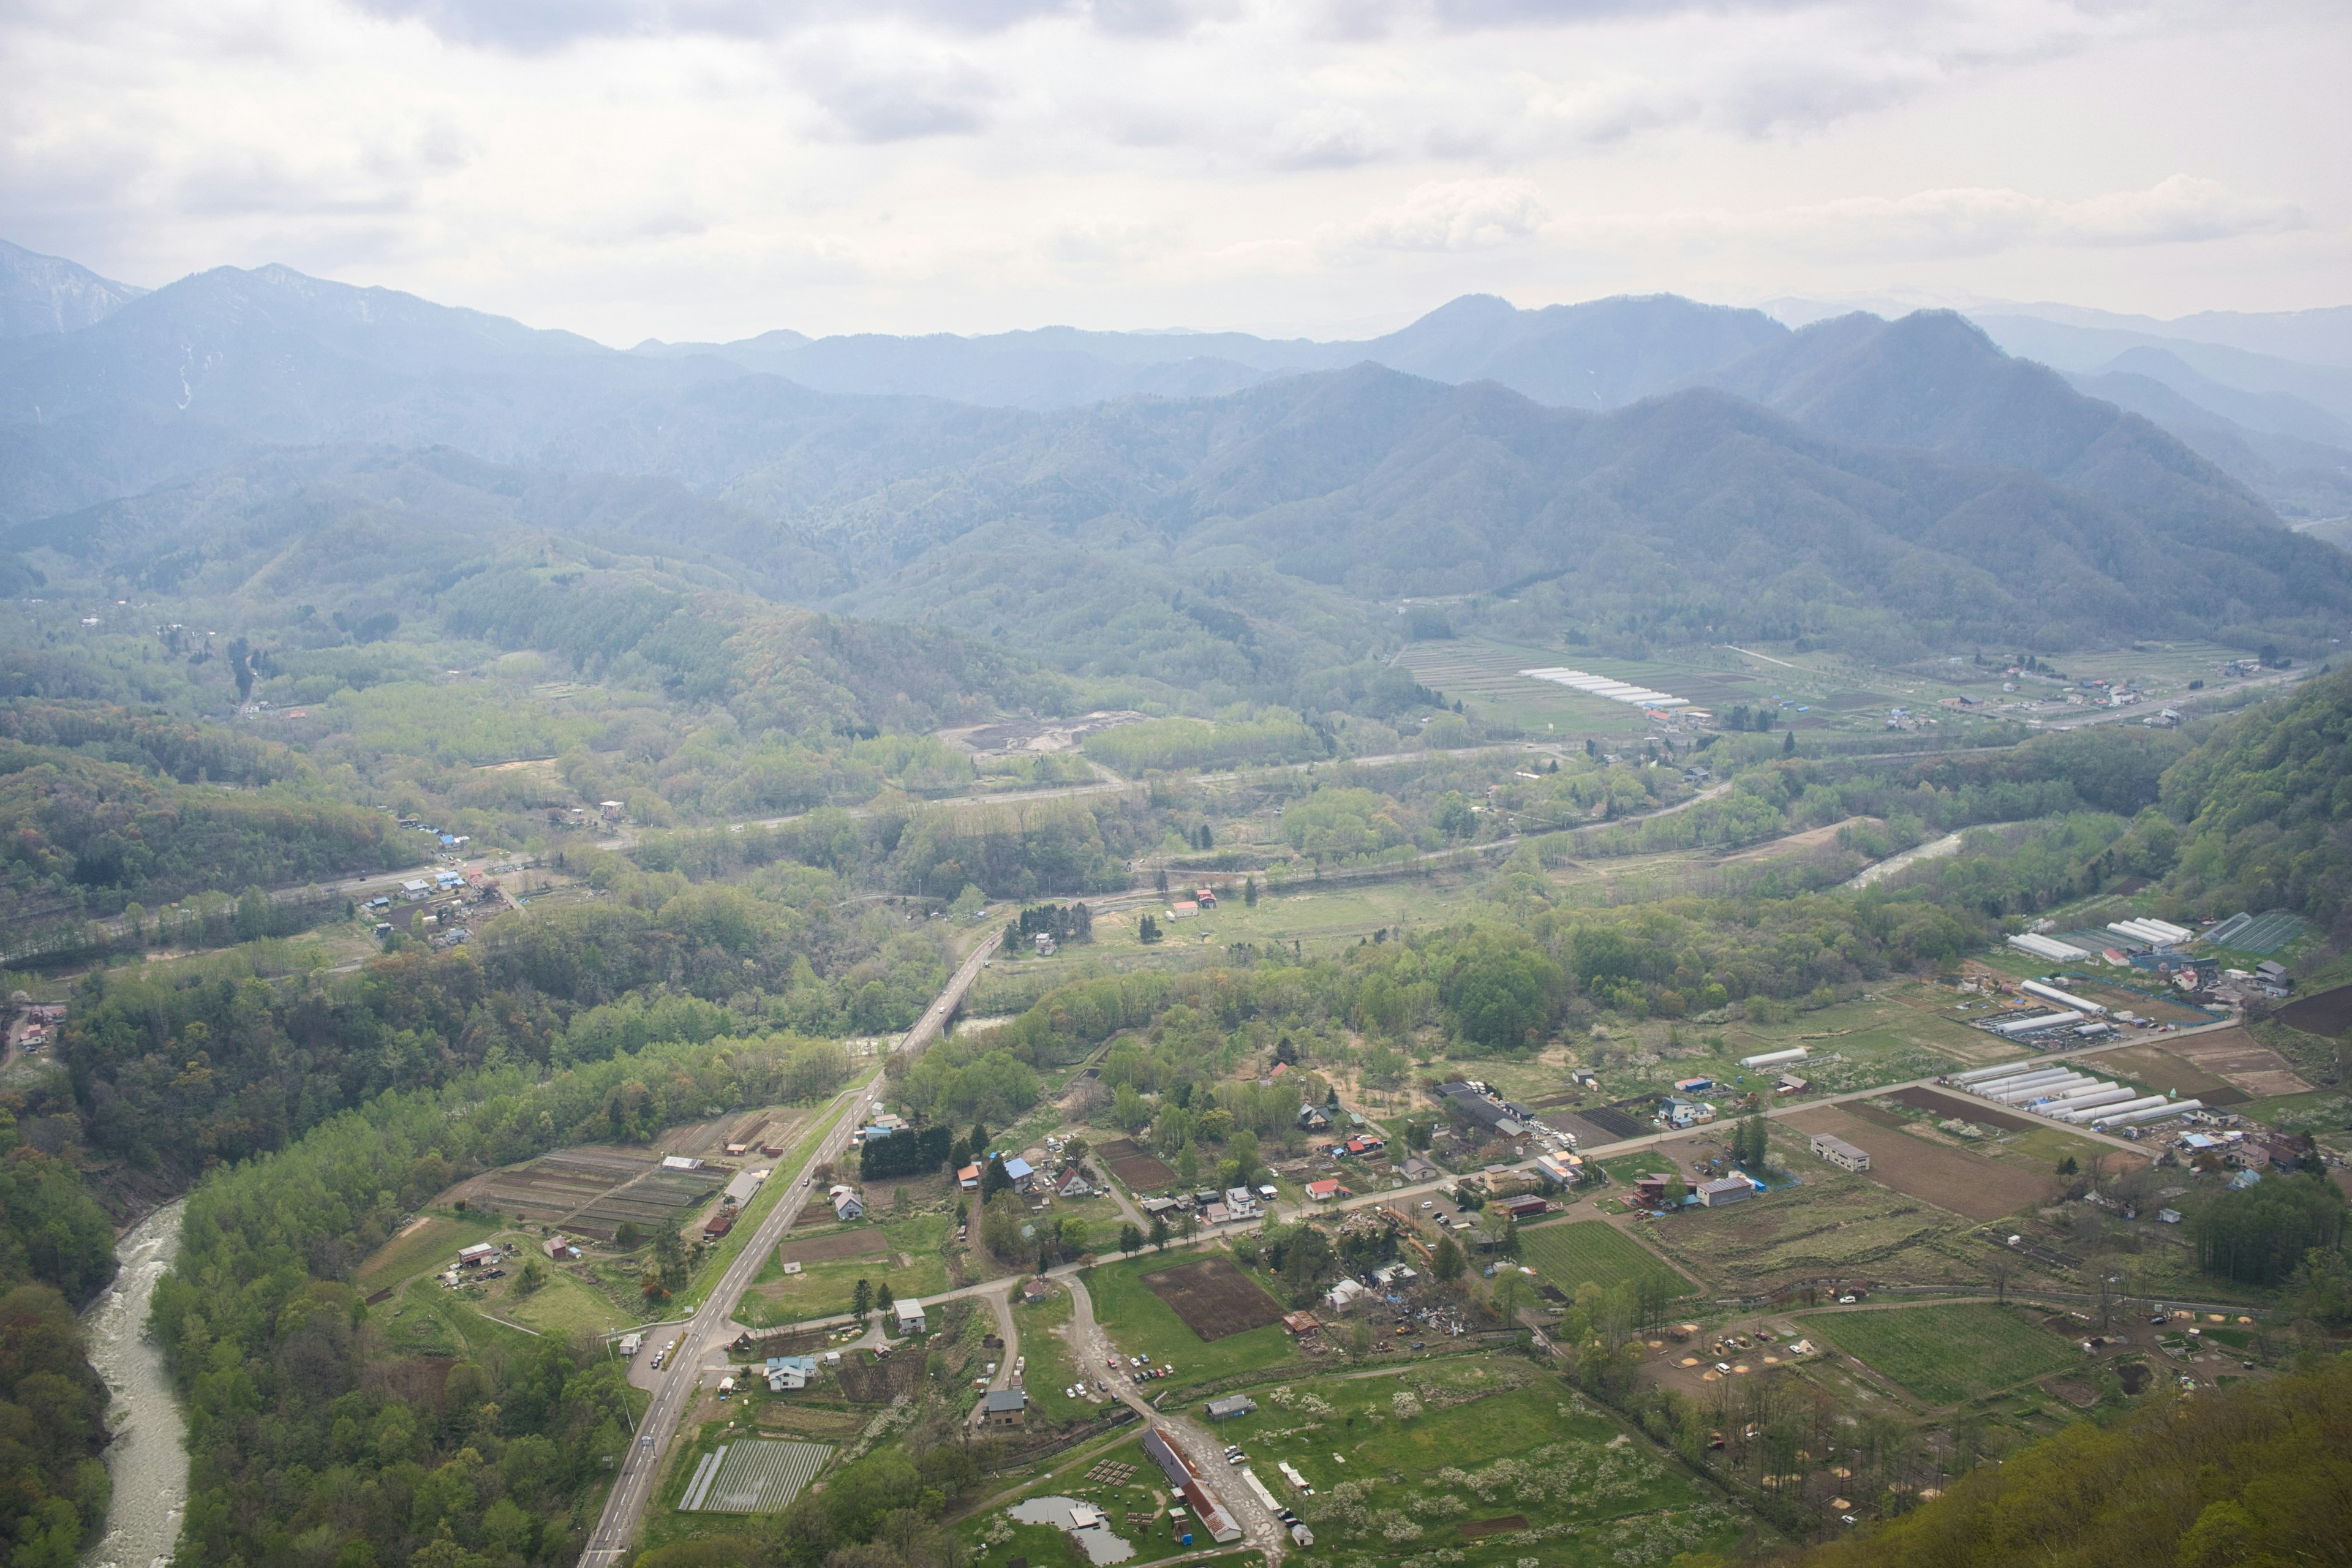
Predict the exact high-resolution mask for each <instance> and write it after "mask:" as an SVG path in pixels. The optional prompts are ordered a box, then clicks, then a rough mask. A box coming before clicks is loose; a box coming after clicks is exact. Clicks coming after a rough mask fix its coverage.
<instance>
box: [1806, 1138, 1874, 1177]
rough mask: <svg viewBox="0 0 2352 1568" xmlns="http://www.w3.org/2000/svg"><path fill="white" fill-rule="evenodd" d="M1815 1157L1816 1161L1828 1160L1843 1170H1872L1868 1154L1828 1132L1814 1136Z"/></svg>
mask: <svg viewBox="0 0 2352 1568" xmlns="http://www.w3.org/2000/svg"><path fill="white" fill-rule="evenodd" d="M1813 1156H1814V1158H1816V1159H1821V1160H1827V1161H1828V1162H1829V1163H1831V1164H1832V1165H1835V1166H1837V1167H1838V1168H1839V1169H1841V1170H1846V1171H1867V1170H1869V1169H1870V1156H1869V1155H1868V1154H1867V1153H1865V1152H1864V1151H1862V1150H1860V1149H1857V1148H1855V1147H1854V1146H1853V1144H1851V1143H1849V1142H1846V1141H1845V1140H1844V1139H1843V1138H1839V1137H1836V1136H1834V1135H1832V1134H1831V1133H1827V1132H1816V1133H1814V1134H1813Z"/></svg>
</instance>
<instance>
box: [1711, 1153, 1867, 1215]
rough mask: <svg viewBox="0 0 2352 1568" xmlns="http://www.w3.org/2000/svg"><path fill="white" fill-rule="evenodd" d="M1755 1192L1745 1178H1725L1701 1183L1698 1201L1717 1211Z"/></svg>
mask: <svg viewBox="0 0 2352 1568" xmlns="http://www.w3.org/2000/svg"><path fill="white" fill-rule="evenodd" d="M1864 1158H1867V1156H1864ZM1755 1190H1756V1189H1755V1188H1754V1187H1752V1186H1750V1185H1749V1184H1748V1179H1747V1178H1746V1177H1745V1176H1725V1177H1724V1178H1722V1179H1721V1180H1720V1181H1714V1182H1701V1183H1700V1184H1698V1201H1699V1202H1700V1203H1702V1204H1704V1205H1706V1206H1707V1207H1708V1208H1711V1209H1719V1208H1721V1207H1723V1206H1724V1205H1726V1204H1736V1203H1738V1202H1739V1201H1740V1200H1742V1199H1743V1198H1746V1197H1747V1196H1748V1194H1751V1193H1753V1192H1755Z"/></svg>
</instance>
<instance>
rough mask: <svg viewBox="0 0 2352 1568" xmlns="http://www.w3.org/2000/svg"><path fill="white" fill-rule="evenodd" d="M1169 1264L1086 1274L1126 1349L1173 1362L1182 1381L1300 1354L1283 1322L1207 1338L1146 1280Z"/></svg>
mask: <svg viewBox="0 0 2352 1568" xmlns="http://www.w3.org/2000/svg"><path fill="white" fill-rule="evenodd" d="M1164 1267H1165V1264H1164V1263H1162V1262H1160V1260H1159V1259H1156V1258H1127V1259H1122V1260H1121V1261H1119V1262H1117V1263H1105V1264H1100V1265H1097V1267H1095V1268H1089V1269H1087V1271H1086V1272H1085V1274H1083V1275H1082V1276H1080V1278H1081V1279H1084V1280H1085V1282H1086V1288H1087V1294H1088V1295H1089V1296H1090V1297H1091V1298H1092V1299H1093V1300H1094V1305H1095V1319H1096V1321H1097V1322H1099V1323H1101V1324H1102V1326H1103V1330H1104V1331H1105V1332H1106V1333H1108V1335H1109V1336H1110V1340H1111V1342H1112V1343H1113V1344H1114V1345H1116V1346H1118V1349H1119V1350H1120V1351H1121V1352H1124V1353H1128V1354H1140V1355H1148V1356H1150V1357H1151V1358H1152V1359H1153V1360H1154V1361H1156V1362H1160V1363H1173V1364H1174V1366H1175V1368H1176V1378H1175V1382H1176V1384H1178V1385H1179V1386H1181V1385H1183V1384H1193V1383H1201V1382H1205V1381H1207V1380H1209V1379H1211V1378H1218V1377H1224V1376H1228V1375H1230V1374H1232V1373H1237V1372H1253V1371H1257V1370H1260V1369H1270V1368H1274V1367H1279V1366H1284V1365H1287V1364H1288V1363H1291V1362H1292V1361H1294V1360H1295V1359H1296V1358H1297V1347H1296V1346H1295V1345H1293V1344H1292V1343H1291V1340H1290V1332H1289V1331H1288V1330H1286V1329H1285V1328H1284V1327H1283V1326H1282V1325H1281V1324H1280V1323H1278V1322H1276V1323H1268V1324H1266V1325H1265V1327H1263V1328H1256V1329H1246V1330H1244V1331H1242V1332H1240V1333H1237V1334H1227V1335H1226V1336H1224V1337H1223V1339H1219V1340H1215V1341H1206V1340H1203V1339H1202V1338H1201V1336H1200V1335H1199V1334H1198V1333H1196V1332H1195V1331H1193V1330H1192V1328H1191V1327H1190V1326H1189V1325H1188V1324H1186V1322H1185V1321H1184V1320H1183V1319H1182V1318H1180V1317H1178V1316H1177V1315H1176V1310H1175V1309H1174V1308H1173V1307H1171V1306H1170V1305H1169V1304H1168V1303H1167V1302H1166V1301H1164V1300H1160V1297H1159V1296H1158V1295H1157V1294H1155V1293H1154V1292H1153V1291H1152V1290H1151V1289H1150V1287H1149V1286H1147V1285H1145V1284H1144V1283H1143V1281H1142V1276H1143V1275H1145V1274H1148V1273H1151V1272H1154V1271H1156V1269H1158V1268H1164ZM1163 1386H1164V1385H1163Z"/></svg>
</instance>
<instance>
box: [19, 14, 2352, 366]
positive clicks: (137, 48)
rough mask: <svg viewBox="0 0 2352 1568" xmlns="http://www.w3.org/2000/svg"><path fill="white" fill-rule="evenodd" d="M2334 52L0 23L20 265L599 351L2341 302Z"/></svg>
mask: <svg viewBox="0 0 2352 1568" xmlns="http://www.w3.org/2000/svg"><path fill="white" fill-rule="evenodd" d="M2250 14H2252V15H2250ZM2347 68H2352V6H2347V5H2344V4H2342V3H2341V0H2308V3H2306V0H2257V3H2255V4H2252V5H2248V4H2245V3H2244V0H2235V3H2231V4H2218V3H2215V4H2208V3H2202V0H2195V3H2175V0H2147V3H2141V0H2075V3H2068V0H1984V3H1980V4H1971V5H1958V4H1939V3H1938V0H1853V3H1845V4H1839V3H1824V4H1801V3H1775V0H1753V3H1743V0H1717V3H1715V4H1677V3H1675V0H1304V3H1300V4H1271V3H1266V0H964V3H958V0H864V3H852V0H203V3H202V4H197V5H190V4H187V0H8V3H7V4H5V5H0V71H5V77H4V78H0V79H5V81H6V82H7V83H8V87H7V89H6V91H5V93H0V237H7V238H10V239H13V240H15V241H16V242H17V243H18V244H21V245H25V246H28V247H32V248H34V249H37V250H44V251H48V252H51V253H54V254H60V255H65V256H68V257H71V258H74V259H76V260H79V261H81V262H83V263H84V264H86V265H89V266H91V267H94V268H98V269H99V270H100V271H102V272H105V273H108V274H110V275H111V276H115V277H119V278H121V279H126V280H128V281H131V282H134V283H141V284H146V285H150V286H152V285H156V284H161V283H164V282H168V281H169V280H171V279H173V278H175V277H179V276H181V275H183V274H184V273H186V272H189V271H192V270H196V269H199V268H206V267H213V266H219V265H224V264H226V265H236V266H247V267H250V266H257V265H259V264H261V263H264V262H269V261H282V262H285V263H288V264H289V265H291V266H294V267H297V268H300V269H302V270H304V271H307V272H311V273H316V274H319V275H321V276H325V277H330V278H335V279H342V280H344V281H348V282H353V283H383V284H387V285H390V286H393V287H396V288H403V289H411V290H413V291H415V292H416V293H419V294H423V295H425V296H426V297H428V298H431V299H435V300H442V301H444V302H447V303H452V304H467V305H473V306H477V307H479V308H481V309H485V310H495V311H499V312H500V313H503V314H508V315H512V316H516V317H519V318H520V319H522V320H524V321H529V322H531V323H532V324H534V325H541V326H563V327H570V328H572V329H574V330H576V331H584V332H587V333H589V334H591V335H592V336H594V337H597V338H600V339H603V340H604V341H606V342H614V343H627V342H635V341H636V340H638V339H640V338H644V337H646V336H658V337H665V338H670V339H687V338H727V337H738V336H744V335H749V334H751V333H754V332H758V331H765V330H768V329H770V328H774V327H793V328H797V329H799V330H801V331H807V332H811V333H823V332H831V331H996V330H1001V329H1004V328H1009V327H1021V326H1035V325H1041V324H1045V323H1049V322H1067V323H1072V324H1076V325H1080V326H1089V327H1160V326H1166V327H1173V326H1194V327H1243V328H1248V329H1251V330H1256V331H1277V332H1288V331H1301V332H1311V333H1314V334H1317V335H1323V336H1331V335H1339V334H1342V333H1344V334H1347V335H1354V334H1356V333H1358V332H1360V331H1367V330H1381V329H1385V328H1386V327H1389V326H1392V325H1395V324H1398V323H1400V322H1402V321H1405V320H1409V319H1410V318H1412V316H1415V315H1417V314H1419V313H1421V312H1422V311H1423V310H1428V309H1430V308H1432V307H1433V306H1435V305H1437V304H1439V303H1442V302H1443V301H1444V300H1448V299H1451V298H1453V297H1454V296H1455V295H1459V294H1464V293H1468V292H1473V291H1486V292H1493V293H1498V294H1502V295H1505V296H1507V297H1508V298H1509V299H1511V300H1515V301H1517V302H1518V303H1519V304H1522V305H1538V304H1546V303H1550V302H1554V301H1560V300H1583V299H1591V298H1594V297H1596V296H1601V295H1606V294H1615V293H1627V292H1653V291H1660V290H1672V291H1675V292H1679V293H1684V294H1688V295H1692V296H1694V297H1697V298H1701V299H1706V300H1721V301H1727V302H1732V303H1739V304H1751V303H1758V302H1761V301H1765V300H1772V299H1775V298H1779V297H1783V296H1805V297H1811V298H1830V299H1853V298H1864V297H1868V298H1884V297H1893V298H1898V299H1913V300H1923V301H1929V300H1932V301H1942V302H1954V303H1965V302H1967V301H1969V300H1977V299H2016V300H2065V301H2071V302H2074V303H2078V304H2084V305H2095V306H2099V307H2104V308H2106V309H2111V310H2129V311H2146V312H2150V313H2154V314H2158V315H2178V314H2181V313H2185V312H2188V311H2191V310H2205V309H2231V310H2290V309H2297V308H2303V307H2309V306H2318V305H2337V304H2345V303H2352V288H2347V279H2352V92H2347V89H2346V86H2345V83H2346V80H2347Z"/></svg>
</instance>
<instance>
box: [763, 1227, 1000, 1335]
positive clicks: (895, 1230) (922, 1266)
mask: <svg viewBox="0 0 2352 1568" xmlns="http://www.w3.org/2000/svg"><path fill="white" fill-rule="evenodd" d="M954 1226H955V1221H954V1220H953V1219H951V1218H950V1216H948V1215H936V1214H935V1215H916V1216H915V1217H914V1218H912V1219H903V1220H892V1221H889V1222H887V1223H886V1224H884V1225H882V1226H879V1227H878V1228H879V1229H880V1230H881V1232H882V1237H883V1240H884V1242H885V1243H886V1245H887V1246H888V1247H889V1248H890V1251H891V1253H892V1255H893V1256H892V1257H888V1258H847V1259H844V1260H843V1261H841V1262H838V1263H813V1264H810V1265H809V1266H808V1267H806V1268H803V1269H802V1270H801V1271H800V1272H799V1273H798V1274H785V1273H783V1272H782V1271H781V1270H780V1269H779V1268H778V1267H777V1265H776V1262H775V1259H774V1258H770V1259H769V1260H768V1263H767V1266H766V1267H765V1268H762V1269H761V1273H760V1279H761V1283H758V1284H755V1285H753V1286H752V1287H751V1289H749V1290H747V1291H745V1292H744V1293H743V1301H742V1305H740V1307H738V1308H737V1309H736V1314H735V1315H736V1319H737V1321H740V1322H745V1323H749V1324H751V1325H752V1326H754V1327H757V1328H765V1327H769V1326H771V1325H773V1324H777V1323H791V1322H797V1321H800V1320H801V1319H803V1318H824V1317H830V1316H832V1315H833V1314H835V1313H836V1312H846V1311H847V1310H849V1303H850V1297H851V1295H852V1293H853V1292H854V1291H856V1289H857V1281H859V1280H860V1279H868V1280H871V1281H873V1282H874V1284H875V1285H877V1287H878V1286H883V1285H887V1286H889V1287H890V1294H891V1295H892V1296H894V1297H906V1296H932V1295H937V1294H938V1293H939V1292H940V1291H941V1290H944V1289H947V1288H948V1265H947V1259H946V1258H942V1257H940V1243H941V1242H943V1241H945V1240H946V1239H947V1237H948V1235H949V1233H950V1231H951V1230H953V1229H954ZM899 1257H903V1258H906V1259H907V1260H908V1261H907V1264H906V1266H905V1267H904V1268H900V1267H898V1265H897V1262H896V1258H899ZM754 1314H756V1316H755V1315H754Z"/></svg>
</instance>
